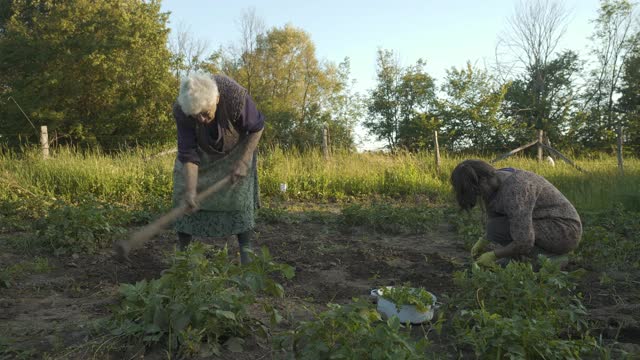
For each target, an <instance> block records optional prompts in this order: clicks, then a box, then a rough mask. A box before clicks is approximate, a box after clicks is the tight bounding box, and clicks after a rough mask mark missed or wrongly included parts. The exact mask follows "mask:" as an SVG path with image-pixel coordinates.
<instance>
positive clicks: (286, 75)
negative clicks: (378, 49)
mask: <svg viewBox="0 0 640 360" xmlns="http://www.w3.org/2000/svg"><path fill="white" fill-rule="evenodd" d="M261 26H262V25H261V21H259V20H258V19H256V18H255V15H252V13H248V15H247V14H245V16H243V18H242V22H241V30H242V32H243V36H242V44H241V46H240V48H241V49H242V51H240V52H239V55H238V51H235V50H234V49H224V48H220V49H219V50H218V51H216V52H215V53H214V54H212V56H211V57H210V58H209V59H208V63H207V64H206V65H205V68H206V69H207V70H208V71H210V72H212V73H217V72H220V73H225V74H227V75H229V76H231V77H233V78H234V79H236V80H237V81H238V82H239V83H240V84H242V85H243V86H245V87H247V89H249V88H251V95H252V97H253V98H254V100H255V101H256V102H257V104H258V107H259V109H260V110H261V111H262V112H263V113H264V114H265V116H266V117H267V119H268V120H267V125H266V126H267V128H266V130H267V131H265V134H264V135H263V140H262V143H263V145H264V146H272V145H275V144H279V145H281V146H284V147H297V148H299V149H307V148H310V147H318V146H319V145H320V144H321V142H322V128H323V126H324V124H325V123H326V124H327V125H328V127H329V129H330V131H331V139H332V143H333V145H334V146H336V147H341V148H352V147H353V137H352V135H351V132H352V129H353V126H354V125H355V121H356V119H357V116H358V113H357V109H359V107H360V105H359V103H360V101H359V96H358V95H357V94H353V93H352V92H351V84H350V82H349V81H350V80H349V61H348V59H345V61H344V62H343V63H341V64H339V65H335V64H333V63H331V62H322V61H319V60H318V58H317V56H316V52H315V45H314V44H313V41H312V40H311V37H310V36H309V34H308V33H306V32H305V31H303V30H301V29H299V28H296V27H294V26H292V25H285V26H284V27H282V28H278V27H274V28H271V29H269V30H268V31H266V32H262V31H261V30H260V29H261ZM252 35H254V36H255V41H251V40H250V39H251V36H252Z"/></svg>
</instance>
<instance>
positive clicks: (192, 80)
mask: <svg viewBox="0 0 640 360" xmlns="http://www.w3.org/2000/svg"><path fill="white" fill-rule="evenodd" d="M218 97H219V92H218V85H216V82H215V80H213V79H212V78H211V76H209V75H206V74H203V73H200V72H192V73H191V74H189V75H188V76H186V77H184V78H182V81H181V83H180V93H179V94H178V104H179V105H180V107H181V108H182V111H183V112H184V113H185V114H187V115H191V116H193V115H197V114H199V113H201V112H212V111H213V112H215V109H216V107H217V104H218Z"/></svg>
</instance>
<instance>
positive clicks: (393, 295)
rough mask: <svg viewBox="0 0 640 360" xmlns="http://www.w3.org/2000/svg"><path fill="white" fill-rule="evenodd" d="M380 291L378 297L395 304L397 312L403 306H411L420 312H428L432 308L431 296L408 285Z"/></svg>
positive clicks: (421, 289)
mask: <svg viewBox="0 0 640 360" xmlns="http://www.w3.org/2000/svg"><path fill="white" fill-rule="evenodd" d="M381 290H382V291H381V294H380V296H382V297H383V298H385V299H388V300H390V301H391V302H393V303H394V304H396V307H397V309H398V311H400V308H401V307H402V306H403V305H413V306H415V307H416V309H417V310H418V311H420V312H425V311H429V309H430V308H431V307H432V306H433V296H431V294H430V293H429V292H428V291H427V290H425V289H424V288H412V287H411V286H410V285H409V284H405V285H403V286H391V287H388V288H382V289H381Z"/></svg>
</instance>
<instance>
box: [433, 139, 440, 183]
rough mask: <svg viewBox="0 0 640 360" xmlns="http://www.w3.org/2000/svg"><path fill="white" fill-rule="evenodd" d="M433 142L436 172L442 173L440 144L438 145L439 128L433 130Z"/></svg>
mask: <svg viewBox="0 0 640 360" xmlns="http://www.w3.org/2000/svg"><path fill="white" fill-rule="evenodd" d="M433 142H434V144H435V150H436V151H435V155H436V173H437V174H438V175H440V146H439V145H438V130H436V131H434V132H433Z"/></svg>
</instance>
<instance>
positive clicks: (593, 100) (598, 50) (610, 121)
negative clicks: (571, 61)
mask: <svg viewBox="0 0 640 360" xmlns="http://www.w3.org/2000/svg"><path fill="white" fill-rule="evenodd" d="M634 7H635V4H633V3H631V2H629V1H627V0H603V1H601V3H600V9H599V10H598V17H597V18H596V19H595V20H594V21H593V23H594V25H595V29H594V32H593V35H592V36H591V39H592V40H593V42H594V44H593V48H592V54H593V55H594V56H595V59H596V67H595V68H594V69H593V70H592V72H591V80H590V82H589V83H590V84H592V85H591V86H590V87H589V89H588V91H587V100H586V107H587V109H588V110H589V118H588V120H589V122H588V123H587V124H585V129H584V131H583V132H585V133H586V134H587V139H586V140H587V141H588V142H589V143H590V145H591V146H597V147H600V148H602V147H608V146H610V145H611V144H612V142H613V141H612V140H613V134H614V132H615V131H616V130H617V128H618V127H619V126H622V125H623V124H622V123H621V121H622V120H624V119H625V117H622V116H618V114H617V112H616V109H615V105H616V104H615V99H616V98H617V97H618V95H619V94H618V89H619V85H620V80H621V76H622V73H623V65H624V64H625V61H626V59H627V57H628V56H629V54H630V53H632V52H633V51H634V48H635V47H637V42H638V39H637V38H636V37H635V36H633V35H634V31H633V25H634V20H637V19H636V14H635V11H634Z"/></svg>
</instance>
